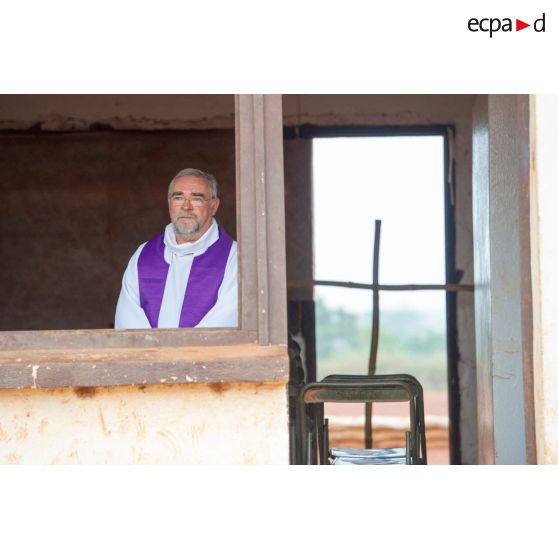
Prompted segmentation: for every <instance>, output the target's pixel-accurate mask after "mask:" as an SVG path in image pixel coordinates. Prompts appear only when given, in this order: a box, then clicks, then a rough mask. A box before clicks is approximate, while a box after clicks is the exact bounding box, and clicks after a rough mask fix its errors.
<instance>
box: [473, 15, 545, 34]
mask: <svg viewBox="0 0 558 558" xmlns="http://www.w3.org/2000/svg"><path fill="white" fill-rule="evenodd" d="M467 27H468V28H469V31H472V32H473V33H477V32H478V31H482V32H484V33H490V38H492V35H493V34H494V33H497V32H498V31H504V32H506V31H508V32H509V31H513V25H512V19H511V18H509V17H505V18H503V19H500V18H497V17H485V18H483V19H477V18H475V17H472V18H471V19H470V20H469V21H468V23H467ZM527 27H531V24H530V23H525V22H524V21H521V20H520V19H516V20H515V30H516V31H521V30H522V29H526V28H527ZM533 29H534V30H535V31H536V32H537V33H544V32H545V14H544V13H543V15H542V16H541V17H540V18H539V19H536V20H535V21H534V22H533Z"/></svg>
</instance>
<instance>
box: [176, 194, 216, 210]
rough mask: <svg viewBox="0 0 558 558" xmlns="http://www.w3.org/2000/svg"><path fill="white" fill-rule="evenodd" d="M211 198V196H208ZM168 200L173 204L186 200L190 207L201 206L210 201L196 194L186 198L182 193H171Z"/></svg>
mask: <svg viewBox="0 0 558 558" xmlns="http://www.w3.org/2000/svg"><path fill="white" fill-rule="evenodd" d="M210 199H212V198H210ZM169 200H170V201H171V202H172V203H173V204H175V205H182V204H183V203H184V202H185V201H186V200H188V202H189V203H190V204H191V205H192V207H201V206H202V205H203V204H204V203H206V202H208V201H210V200H208V199H207V198H205V197H204V196H198V195H196V194H194V195H193V196H190V197H189V198H187V197H186V196H185V195H184V194H171V196H169Z"/></svg>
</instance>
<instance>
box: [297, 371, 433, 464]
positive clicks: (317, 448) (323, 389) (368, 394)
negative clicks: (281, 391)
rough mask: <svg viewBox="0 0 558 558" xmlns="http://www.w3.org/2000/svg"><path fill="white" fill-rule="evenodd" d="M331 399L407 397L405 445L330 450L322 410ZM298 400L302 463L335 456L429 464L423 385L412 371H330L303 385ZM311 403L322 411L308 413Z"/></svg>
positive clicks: (347, 460) (322, 461) (354, 460)
mask: <svg viewBox="0 0 558 558" xmlns="http://www.w3.org/2000/svg"><path fill="white" fill-rule="evenodd" d="M330 401H331V402H334V401H337V402H360V403H367V402H390V401H407V402H408V403H409V419H410V431H409V432H407V435H406V447H405V448H404V449H403V448H392V449H391V450H390V451H386V450H378V449H352V450H351V451H347V450H342V449H338V450H336V449H334V450H332V451H331V452H330V449H329V431H328V421H327V419H324V414H323V404H324V403H325V402H330ZM298 403H299V405H298V412H297V415H298V418H299V425H298V431H299V441H300V443H299V453H300V460H299V462H300V463H303V464H318V463H319V464H321V465H326V464H330V463H331V461H330V459H332V460H333V462H334V463H335V464H349V463H353V464H394V463H406V464H409V465H425V464H426V435H425V426H424V396H423V391H422V386H421V385H420V383H419V382H418V380H417V379H416V378H414V377H413V376H411V375H410V374H376V375H374V376H364V375H363V376H361V375H341V374H334V375H330V376H327V377H326V378H324V379H323V380H321V381H320V382H313V383H310V384H306V385H304V386H303V387H302V388H301V389H300V392H299V397H298ZM308 405H318V406H319V411H318V412H317V413H310V414H309V413H307V406H308ZM403 458H404V459H403Z"/></svg>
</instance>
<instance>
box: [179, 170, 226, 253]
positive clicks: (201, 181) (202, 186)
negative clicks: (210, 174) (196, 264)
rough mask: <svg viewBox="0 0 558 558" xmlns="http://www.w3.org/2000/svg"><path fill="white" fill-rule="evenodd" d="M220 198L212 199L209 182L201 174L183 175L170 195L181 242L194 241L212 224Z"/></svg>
mask: <svg viewBox="0 0 558 558" xmlns="http://www.w3.org/2000/svg"><path fill="white" fill-rule="evenodd" d="M218 207H219V198H217V197H216V198H213V199H211V193H210V189H209V184H208V183H207V181H206V180H205V178H202V177H199V176H181V177H180V178H177V179H176V180H175V182H174V185H173V189H172V192H171V193H170V197H169V215H170V219H171V221H172V224H173V225H174V232H175V233H176V241H177V242H178V243H179V244H182V243H184V242H194V241H196V240H198V239H199V238H201V237H202V236H203V235H204V234H205V232H206V231H207V229H209V227H210V226H211V219H212V217H213V216H214V215H215V213H217V208H218Z"/></svg>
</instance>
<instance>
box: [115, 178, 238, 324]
mask: <svg viewBox="0 0 558 558" xmlns="http://www.w3.org/2000/svg"><path fill="white" fill-rule="evenodd" d="M168 202H169V215H170V219H171V223H169V224H168V225H167V226H166V228H165V230H164V232H163V233H161V234H159V235H158V236H156V237H155V238H153V239H151V240H150V241H148V242H145V243H143V244H142V245H141V246H140V247H139V248H138V249H137V250H136V252H135V253H134V255H133V256H132V258H131V259H130V262H129V264H128V267H127V268H126V271H125V273H124V278H123V280H122V289H121V291H120V297H119V299H118V304H117V307H116V316H115V327H116V328H118V329H120V328H127V329H141V328H152V327H163V328H176V327H237V325H238V278H237V244H236V242H235V241H234V240H232V238H231V237H230V236H229V235H228V234H227V233H226V231H225V230H224V229H222V228H221V227H220V226H219V225H218V224H217V222H216V221H215V219H214V216H215V213H216V212H217V209H218V207H219V198H218V197H217V181H216V180H215V178H214V177H213V176H212V175H211V174H209V173H206V172H203V171H200V170H197V169H184V170H182V171H180V172H179V173H178V174H177V175H176V176H175V178H174V179H173V180H172V181H171V183H170V186H169V192H168Z"/></svg>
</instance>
